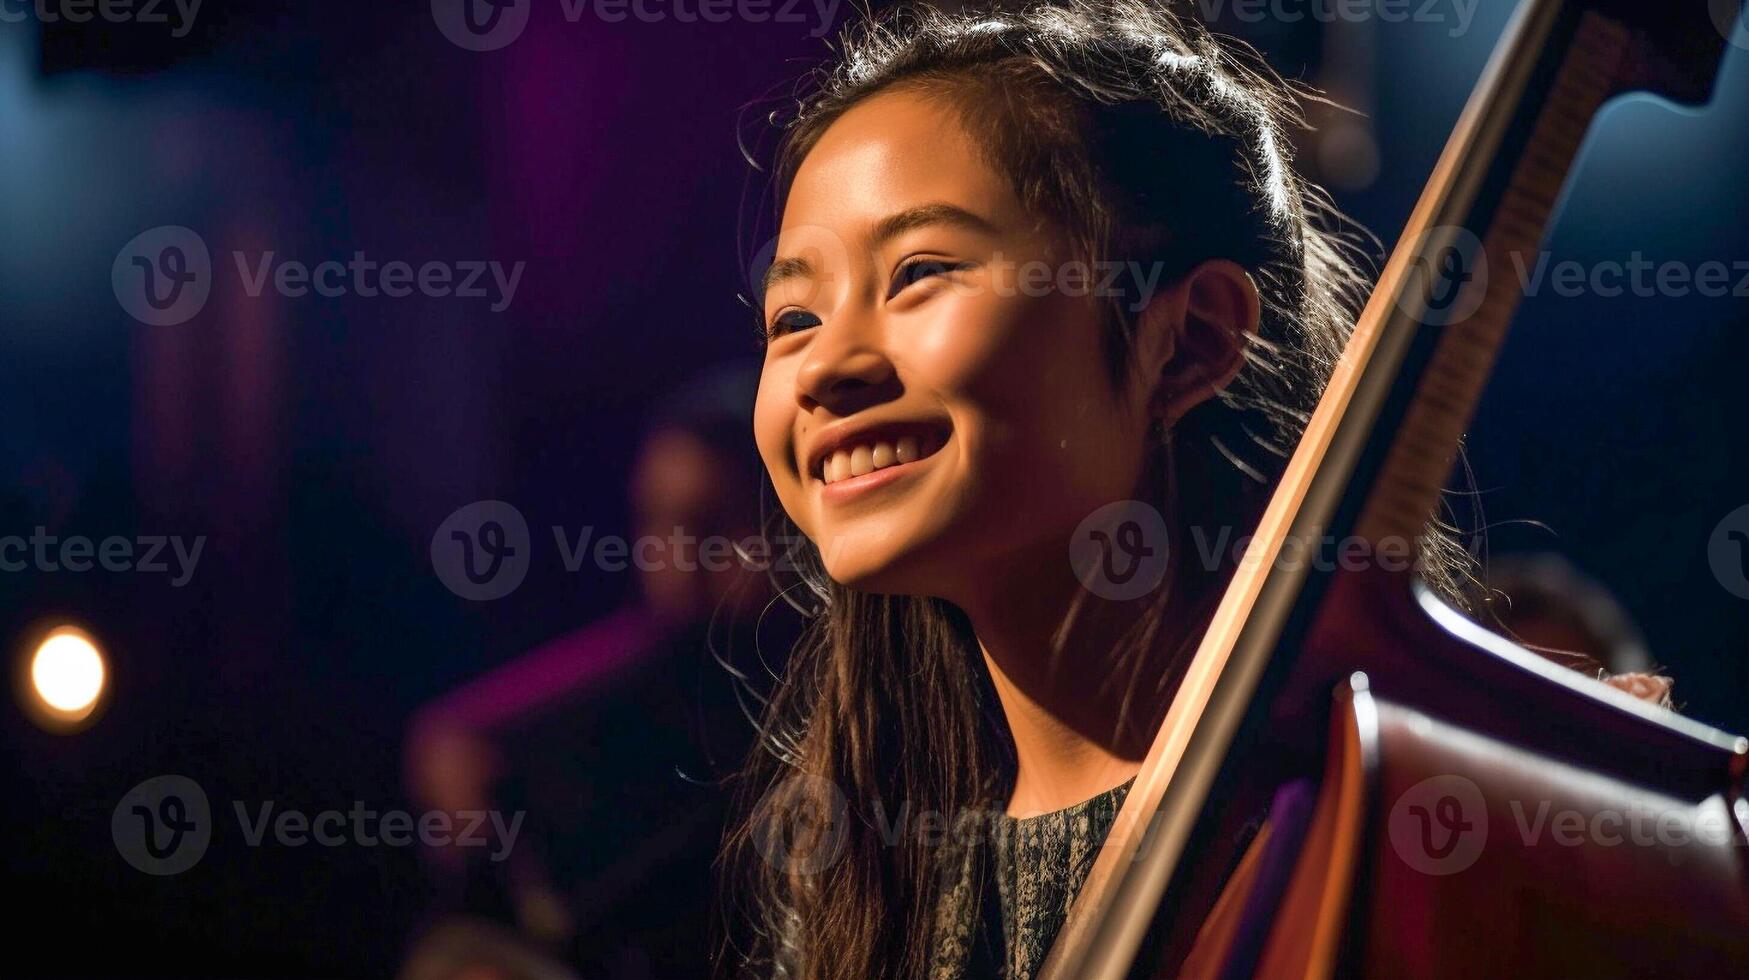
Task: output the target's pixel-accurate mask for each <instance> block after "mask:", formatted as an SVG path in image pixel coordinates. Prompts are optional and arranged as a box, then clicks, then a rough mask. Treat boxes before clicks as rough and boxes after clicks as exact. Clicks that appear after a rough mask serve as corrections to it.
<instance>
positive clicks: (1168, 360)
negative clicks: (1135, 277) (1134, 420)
mask: <svg viewBox="0 0 1749 980" xmlns="http://www.w3.org/2000/svg"><path fill="white" fill-rule="evenodd" d="M1262 308H1263V303H1262V300H1261V298H1260V297H1259V296H1258V294H1257V284H1256V283H1254V282H1253V281H1252V280H1251V275H1250V273H1248V272H1246V271H1245V269H1244V267H1243V266H1241V265H1239V264H1238V263H1236V262H1232V261H1230V260H1227V259H1210V260H1208V261H1207V262H1204V263H1202V264H1201V265H1199V266H1197V267H1196V268H1194V269H1192V270H1190V272H1189V273H1188V274H1186V275H1185V276H1184V278H1182V279H1180V280H1178V281H1177V282H1176V283H1173V284H1172V286H1171V288H1169V289H1167V290H1166V291H1165V292H1163V293H1160V294H1159V295H1157V296H1155V297H1154V298H1153V299H1152V300H1150V301H1149V303H1148V305H1147V307H1146V308H1145V309H1144V310H1143V312H1142V317H1141V322H1140V328H1141V332H1142V334H1143V336H1141V337H1139V338H1138V341H1139V344H1138V350H1139V352H1140V353H1141V354H1142V358H1141V367H1142V368H1143V370H1144V371H1145V372H1146V373H1145V375H1144V377H1146V378H1148V379H1150V381H1151V383H1152V390H1151V392H1150V393H1149V395H1150V403H1151V408H1152V411H1153V414H1154V415H1155V417H1157V418H1159V419H1161V420H1162V421H1163V422H1164V423H1165V424H1166V425H1167V426H1171V425H1174V424H1176V423H1177V422H1178V420H1179V419H1181V418H1183V417H1184V415H1185V413H1186V412H1189V411H1190V410H1191V409H1193V408H1195V407H1196V406H1198V405H1200V404H1202V403H1203V402H1205V401H1208V400H1209V399H1210V398H1213V397H1214V396H1215V394H1216V393H1217V392H1219V391H1220V390H1221V389H1222V388H1225V387H1226V386H1227V385H1228V384H1229V383H1231V382H1232V380H1233V379H1234V378H1235V377H1237V376H1238V374H1239V369H1240V368H1242V367H1244V366H1245V348H1246V346H1247V345H1248V344H1249V343H1250V339H1251V337H1252V336H1253V335H1255V334H1256V333H1257V326H1258V322H1259V318H1260V317H1261V316H1262Z"/></svg>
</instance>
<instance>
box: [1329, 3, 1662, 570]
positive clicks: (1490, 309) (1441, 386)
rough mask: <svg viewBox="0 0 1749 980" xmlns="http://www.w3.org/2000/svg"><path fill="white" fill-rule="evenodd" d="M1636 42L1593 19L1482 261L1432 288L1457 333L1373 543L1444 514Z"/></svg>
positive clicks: (1408, 437)
mask: <svg viewBox="0 0 1749 980" xmlns="http://www.w3.org/2000/svg"><path fill="white" fill-rule="evenodd" d="M1631 43H1632V34H1631V33H1630V32H1629V31H1628V30H1627V29H1626V28H1625V27H1623V26H1621V25H1620V24H1618V23H1617V22H1615V21H1613V20H1610V19H1609V18H1607V17H1604V16H1602V15H1599V14H1597V13H1595V12H1588V13H1586V14H1585V15H1584V16H1583V18H1582V19H1581V21H1580V23H1579V25H1578V29H1577V32H1576V34H1575V36H1574V38H1573V41H1572V44H1571V46H1570V47H1569V49H1568V53H1567V57H1566V60H1565V61H1564V62H1562V64H1561V67H1560V69H1559V72H1558V74H1557V75H1556V77H1555V80H1554V83H1553V86H1552V87H1551V89H1550V90H1549V94H1548V97H1547V100H1546V102H1545V103H1544V105H1543V109H1542V112H1541V114H1540V115H1539V116H1538V117H1537V119H1536V122H1535V125H1534V128H1533V129H1532V131H1531V136H1530V139H1529V140H1528V141H1527V142H1526V143H1525V144H1524V150H1523V152H1522V153H1521V155H1520V156H1519V159H1518V161H1517V163H1516V165H1515V166H1513V168H1512V170H1511V177H1510V178H1509V181H1508V183H1507V185H1506V188H1505V190H1504V192H1503V193H1502V195H1501V198H1500V203H1499V206H1498V207H1497V209H1496V210H1495V212H1494V216H1493V219H1492V221H1491V222H1490V223H1489V225H1488V227H1487V229H1486V230H1485V232H1483V233H1482V234H1481V235H1480V239H1481V250H1480V258H1479V259H1478V258H1477V257H1476V256H1462V255H1461V249H1458V250H1457V251H1454V252H1452V253H1451V254H1452V255H1453V257H1454V259H1457V260H1460V261H1461V272H1460V271H1458V270H1456V269H1453V270H1445V271H1446V273H1447V274H1446V276H1445V278H1444V280H1443V281H1439V277H1440V275H1441V272H1442V270H1439V269H1432V270H1429V274H1428V278H1429V279H1430V280H1435V281H1431V282H1429V283H1428V285H1429V287H1430V289H1431V290H1433V291H1436V292H1437V291H1439V290H1441V289H1444V290H1455V291H1456V292H1455V296H1453V297H1451V298H1449V299H1448V301H1447V302H1445V303H1443V304H1441V308H1442V309H1443V310H1445V311H1448V312H1449V314H1450V316H1449V322H1444V323H1443V325H1441V326H1439V327H1438V329H1440V330H1441V331H1442V332H1441V336H1440V338H1439V341H1438V343H1437V345H1436V346H1435V348H1434V351H1433V354H1432V359H1431V361H1430V362H1429V364H1428V366H1427V369H1426V370H1425V371H1424V372H1423V373H1422V377H1421V381H1420V383H1419V386H1418V387H1417V388H1416V389H1415V394H1414V396H1413V399H1412V400H1411V401H1410V403H1409V405H1408V408H1407V410H1406V411H1405V413H1404V416H1403V419H1402V423H1401V425H1400V427H1399V428H1398V431H1397V434H1396V437H1395V438H1394V440H1393V441H1392V442H1391V445H1390V449H1389V450H1388V451H1387V453H1386V456H1385V461H1384V463H1383V465H1382V467H1381V468H1380V471H1379V473H1378V475H1377V478H1376V482H1375V483H1374V485H1373V488H1372V490H1371V493H1370V495H1369V496H1368V497H1367V500H1366V504H1365V506H1364V508H1363V510H1362V512H1361V515H1360V518H1359V520H1358V522H1357V525H1356V529H1355V530H1356V533H1357V534H1358V535H1359V536H1360V537H1361V538H1362V539H1364V540H1367V541H1372V542H1375V543H1376V542H1380V541H1385V540H1389V539H1393V538H1395V539H1406V540H1415V539H1416V538H1417V537H1418V536H1419V535H1420V534H1421V533H1422V529H1423V527H1424V526H1425V525H1426V523H1427V520H1428V518H1429V517H1431V516H1432V515H1433V514H1434V513H1435V511H1436V509H1437V507H1438V505H1439V495H1440V491H1441V488H1442V487H1444V486H1445V484H1446V481H1447V480H1448V479H1449V478H1450V476H1451V471H1452V465H1453V463H1454V461H1455V458H1456V455H1457V450H1458V447H1459V445H1460V442H1461V440H1462V438H1463V433H1464V430H1465V429H1467V428H1468V427H1469V424H1470V420H1471V418H1472V417H1473V416H1474V414H1475V408H1476V403H1477V401H1478V400H1479V399H1480V398H1481V396H1482V391H1483V389H1484V388H1485V387H1486V385H1487V383H1488V376H1489V374H1490V373H1491V372H1492V371H1493V367H1494V361H1495V358H1496V357H1497V355H1498V354H1499V351H1500V347H1501V345H1502V344H1504V343H1505V341H1506V331H1507V328H1508V327H1509V326H1510V324H1511V321H1512V315H1513V313H1514V311H1516V310H1517V308H1518V304H1519V301H1520V300H1521V299H1522V298H1523V282H1522V276H1521V275H1520V274H1519V272H1518V270H1519V269H1520V268H1526V267H1530V266H1533V265H1534V264H1535V260H1534V253H1535V252H1536V251H1537V249H1539V248H1540V247H1541V245H1542V241H1543V237H1544V232H1545V231H1546V230H1547V228H1548V224H1549V219H1550V217H1551V215H1552V214H1553V213H1554V209H1555V204H1556V201H1557V200H1558V198H1559V196H1560V193H1561V188H1562V186H1563V185H1564V184H1565V183H1566V180H1567V171H1568V170H1569V169H1570V168H1571V166H1572V163H1573V160H1574V158H1575V157H1576V156H1577V155H1578V152H1579V146H1580V144H1581V143H1582V142H1583V141H1584V139H1585V134H1586V132H1587V130H1588V129H1589V128H1590V125H1591V120H1592V118H1593V117H1594V116H1595V115H1596V114H1597V111H1598V109H1599V108H1600V107H1601V106H1602V105H1603V103H1604V101H1605V100H1607V99H1608V98H1609V97H1610V96H1612V95H1614V94H1615V93H1616V92H1617V91H1618V90H1619V85H1618V81H1619V72H1620V70H1621V67H1622V65H1623V64H1624V61H1625V59H1626V58H1627V57H1628V54H1629V50H1630V44H1631ZM1471 233H1472V234H1473V233H1474V232H1473V231H1471ZM1454 247H1455V246H1454ZM1451 273H1456V275H1455V276H1454V275H1452V274H1451ZM1457 276H1465V277H1467V278H1466V279H1462V280H1461V281H1460V280H1459V279H1458V278H1457ZM1469 311H1473V312H1469ZM1428 319H1429V322H1430V323H1435V322H1438V321H1436V320H1434V319H1433V318H1432V317H1429V318H1428ZM1441 319H1446V318H1445V317H1442V318H1441Z"/></svg>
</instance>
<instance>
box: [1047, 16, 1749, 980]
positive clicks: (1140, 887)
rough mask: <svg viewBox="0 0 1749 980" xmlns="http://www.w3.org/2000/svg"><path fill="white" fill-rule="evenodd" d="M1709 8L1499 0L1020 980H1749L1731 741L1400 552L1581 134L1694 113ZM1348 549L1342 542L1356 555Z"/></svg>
mask: <svg viewBox="0 0 1749 980" xmlns="http://www.w3.org/2000/svg"><path fill="white" fill-rule="evenodd" d="M1713 13H1714V12H1713V11H1712V10H1711V9H1710V8H1709V5H1708V2H1707V0H1679V2H1674V3H1671V4H1667V5H1663V6H1660V7H1658V8H1656V9H1654V8H1651V7H1650V6H1648V5H1643V4H1634V3H1629V2H1626V0H1523V2H1522V3H1521V4H1520V6H1519V8H1518V10H1517V12H1516V13H1515V15H1514V20H1513V23H1512V25H1511V26H1510V27H1509V28H1508V30H1507V34H1506V37H1505V38H1504V39H1503V40H1502V42H1501V44H1500V46H1499V47H1498V48H1497V49H1496V52H1495V56H1494V58H1493V60H1492V61H1491V63H1490V65H1489V67H1488V69H1487V71H1486V72H1485V73H1484V76H1483V78H1482V80H1481V82H1480V84H1479V85H1478V87H1477V89H1476V92H1475V94H1474V95H1473V96H1472V98H1471V101H1470V103H1469V105H1468V106H1467V107H1466V109H1465V112H1464V115H1463V117H1462V118H1461V119H1460V120H1459V123H1458V126H1457V128H1456V130H1455V131H1454V133H1453V135H1452V137H1451V140H1450V142H1449V143H1448V144H1447V148H1446V151H1445V153H1444V155H1443V156H1442V157H1441V159H1440V161H1439V164H1438V165H1437V166H1436V168H1435V171H1434V174H1433V176H1432V178H1431V179H1430V181H1429V183H1428V186H1427V188H1426V190H1425V191H1424V193H1423V195H1422V198H1421V201H1420V203H1419V204H1418V205H1417V207H1416V210H1415V212H1414V214H1413V215H1412V216H1411V218H1410V221H1409V225H1408V228H1407V229H1406V231H1405V233H1404V235H1403V238H1402V240H1401V243H1400V244H1399V246H1398V247H1397V249H1395V250H1394V251H1393V253H1392V256H1391V259H1390V261H1389V263H1388V264H1387V265H1386V267H1385V269H1384V271H1383V274H1382V275H1381V277H1380V281H1379V284H1378V286H1377V287H1376V289H1375V291H1374V294H1373V296H1372V298H1371V301H1370V302H1369V304H1368V306H1367V308H1366V310H1365V312H1364V313H1363V314H1362V316H1361V318H1360V321H1359V322H1358V323H1357V325H1356V327H1355V332H1354V336H1353V338H1352V340H1351V341H1350V343H1349V345H1348V348H1347V349H1346V351H1345V353H1344V355H1343V358H1342V361H1341V362H1340V363H1339V364H1338V366H1337V368H1336V371H1335V373H1334V375H1333V377H1332V379H1331V381H1330V384H1329V387H1328V388H1327V390H1326V391H1325V393H1324V396H1323V399H1322V400H1321V402H1320V404H1319V406H1318V409H1317V411H1316V412H1315V413H1314V415H1313V417H1312V419H1311V420H1310V422H1309V423H1308V425H1307V428H1306V435H1305V437H1304V438H1303V439H1302V441H1301V443H1300V446H1299V447H1298V449H1297V450H1296V452H1295V454H1294V456H1293V458H1292V460H1290V462H1289V465H1288V467H1287V469H1286V470H1285V471H1284V474H1283V476H1282V478H1281V480H1280V482H1279V484H1278V486H1277V488H1276V491H1275V494H1274V496H1273V497H1272V499H1271V501H1270V503H1269V506H1268V508H1267V509H1266V510H1265V511H1264V513H1263V515H1262V518H1261V520H1260V522H1259V525H1258V528H1257V532H1256V534H1255V536H1254V537H1253V538H1252V540H1251V545H1250V548H1249V549H1248V551H1247V552H1246V554H1245V557H1244V560H1243V561H1242V562H1241V565H1240V568H1239V570H1238V571H1236V572H1235V574H1234V577H1233V579H1232V582H1231V584H1230V585H1229V587H1228V589H1227V591H1226V593H1225V594H1224V596H1223V599H1222V602H1221V605H1220V606H1219V607H1218V608H1217V610H1216V611H1215V613H1214V616H1213V618H1212V621H1211V624H1210V626H1209V628H1208V631H1207V633H1206V634H1205V636H1204V638H1203V641H1202V644H1201V646H1200V647H1199V648H1198V649H1197V651H1196V654H1195V656H1194V658H1193V659H1192V661H1191V663H1190V665H1189V668H1188V670H1187V671H1186V673H1185V675H1184V680H1183V682H1182V683H1181V684H1180V685H1179V686H1178V688H1177V690H1176V691H1175V693H1174V695H1173V700H1172V702H1171V704H1170V705H1169V706H1168V708H1167V710H1166V713H1165V717H1164V720H1163V722H1162V724H1161V727H1160V730H1159V734H1158V735H1157V737H1156V740H1155V742H1154V745H1153V747H1152V749H1151V751H1150V753H1149V755H1148V758H1147V759H1146V760H1145V761H1144V763H1143V766H1142V770H1141V772H1140V773H1139V774H1138V776H1137V780H1136V783H1135V785H1134V787H1133V788H1132V790H1131V792H1130V793H1129V795H1128V797H1127V799H1126V801H1125V804H1124V807H1123V810H1122V811H1121V812H1120V813H1119V815H1118V818H1117V822H1116V823H1115V824H1114V826H1113V829H1112V831H1111V834H1110V836H1109V837H1108V839H1107V842H1106V846H1105V848H1104V849H1103V851H1102V853H1101V854H1100V857H1099V859H1098V861H1097V862H1096V863H1095V865H1094V868H1093V870H1092V872H1091V873H1090V874H1089V877H1088V880H1087V882H1086V883H1085V884H1084V885H1083V887H1082V890H1081V893H1080V894H1079V895H1078V896H1077V899H1076V902H1075V905H1074V906H1073V908H1072V909H1071V911H1070V915H1069V919H1068V921H1067V923H1066V924H1065V926H1064V929H1063V931H1062V933H1061V934H1060V935H1059V938H1058V941H1057V944H1056V946H1055V947H1054V948H1053V950H1052V954H1051V956H1050V958H1049V959H1048V960H1047V961H1046V964H1045V967H1044V969H1043V971H1042V972H1041V974H1040V976H1041V977H1043V978H1045V980H1122V978H1126V977H1186V978H1192V977H1194V978H1204V977H1207V978H1220V980H1249V978H1269V980H1293V978H1306V980H1322V978H1330V977H1339V978H1348V977H1378V978H1392V980H1394V978H1399V977H1417V978H1420V977H1451V978H1459V977H1461V978H1465V980H1476V978H1492V977H1499V978H1507V977H1511V978H1515V980H1516V978H1521V977H1527V976H1530V977H1535V976H1557V977H1566V976H1573V977H1588V978H1590V977H1624V978H1625V977H1680V978H1687V977H1708V978H1711V977H1739V976H1741V977H1749V860H1746V859H1749V801H1745V800H1744V799H1743V790H1744V779H1745V772H1746V770H1749V740H1746V739H1744V738H1741V737H1738V736H1734V735H1729V734H1726V733H1723V732H1720V731H1717V730H1715V729H1712V728H1709V727H1707V726H1704V725H1700V724H1697V723H1695V722H1693V721H1690V720H1688V719H1684V718H1682V717H1680V716H1679V715H1677V714H1675V713H1674V712H1672V711H1669V710H1666V709H1663V708H1659V707H1655V706H1652V705H1650V704H1648V703H1645V702H1641V701H1638V700H1636V699H1635V698H1633V697H1631V696H1630V695H1628V694H1626V693H1624V692H1622V691H1619V690H1616V689H1614V688H1612V687H1610V686H1608V685H1606V684H1603V683H1601V682H1599V681H1596V680H1592V679H1590V678H1587V677H1584V676H1582V675H1580V674H1578V673H1576V672H1573V671H1570V670H1568V669H1566V668H1563V667H1560V666H1557V665H1555V664H1553V663H1552V662H1549V661H1547V660H1546V659H1544V658H1542V657H1541V656H1539V655H1537V654H1534V653H1531V652H1529V651H1527V650H1524V649H1521V648H1519V647H1517V646H1515V645H1514V644H1512V643H1511V642H1509V641H1507V640H1505V639H1504V638H1502V637H1499V636H1497V635H1494V634H1491V633H1489V632H1487V631H1486V630H1484V629H1482V628H1481V627H1480V626H1478V625H1476V624H1474V623H1472V622H1470V621H1469V620H1467V619H1465V618H1464V617H1463V616H1462V615H1460V614H1459V613H1458V612H1457V611H1456V610H1454V609H1453V608H1451V607H1449V606H1447V605H1446V604H1445V603H1443V602H1441V601H1440V600H1439V599H1438V598H1437V597H1435V596H1434V595H1433V594H1432V593H1431V592H1430V591H1429V590H1428V589H1427V588H1426V587H1425V586H1423V585H1421V584H1419V583H1418V582H1417V580H1416V578H1415V576H1414V574H1413V572H1412V569H1411V568H1409V567H1406V566H1407V563H1405V562H1393V561H1390V560H1387V559H1390V558H1392V557H1393V556H1400V555H1404V554H1407V555H1411V556H1412V555H1413V554H1414V553H1415V548H1416V547H1417V542H1418V539H1419V535H1420V533H1421V531H1422V529H1423V528H1424V527H1425V526H1426V523H1427V522H1428V520H1429V519H1430V518H1431V517H1432V516H1433V514H1434V513H1435V511H1436V509H1437V507H1438V505H1439V500H1440V493H1441V488H1442V487H1443V486H1444V484H1445V481H1446V480H1447V479H1448V478H1449V476H1450V473H1451V470H1452V467H1453V463H1454V460H1455V457H1456V455H1457V452H1458V448H1459V446H1460V444H1461V440H1462V434H1463V430H1464V429H1465V428H1466V427H1467V426H1468V424H1469V420H1470V418H1471V416H1472V413H1473V410H1474V406H1475V403H1476V401H1477V400H1478V399H1479V398H1480V395H1481V392H1482V390H1483V388H1484V387H1485V385H1486V382H1487V378H1488V375H1489V372H1490V371H1491V369H1492V366H1493V361H1494V357H1495V355H1496V353H1497V352H1498V350H1499V348H1500V346H1501V344H1502V343H1503V341H1504V338H1505V334H1506V330H1507V328H1508V326H1509V325H1510V322H1511V318H1512V314H1513V312H1514V310H1515V309H1516V307H1517V304H1518V301H1519V300H1520V299H1521V298H1522V296H1521V288H1522V287H1521V285H1520V284H1519V283H1518V282H1517V281H1516V280H1515V278H1514V277H1513V276H1511V275H1507V274H1499V275H1494V276H1489V275H1487V270H1488V268H1489V267H1490V266H1491V267H1493V268H1495V269H1496V270H1505V269H1507V268H1509V267H1510V259H1511V258H1512V257H1513V256H1514V255H1516V256H1517V257H1519V258H1522V257H1523V255H1525V254H1528V253H1530V252H1533V251H1534V250H1535V249H1537V248H1538V247H1539V246H1540V244H1541V241H1542V239H1543V237H1544V233H1545V231H1546V229H1547V227H1548V225H1549V224H1550V222H1551V221H1552V219H1553V216H1554V214H1555V212H1556V210H1557V205H1558V203H1559V200H1560V198H1561V195H1562V190H1563V188H1564V186H1565V183H1566V178H1567V173H1568V170H1569V169H1570V167H1571V165H1572V163H1573V161H1574V159H1575V158H1576V157H1577V155H1578V153H1579V149H1580V146H1581V144H1582V142H1583V140H1584V137H1585V135H1586V132H1587V130H1588V128H1589V126H1590V123H1591V120H1592V118H1593V117H1594V116H1595V115H1596V113H1597V111H1598V110H1599V108H1600V107H1601V106H1602V105H1603V103H1604V102H1606V101H1607V100H1608V99H1610V98H1612V97H1614V96H1615V95H1618V94H1621V93H1623V92H1628V91H1650V92H1653V93H1656V94H1659V95H1661V96H1664V97H1666V98H1669V99H1671V100H1673V101H1677V102H1682V103H1688V104H1697V103H1701V102H1704V101H1706V99H1707V98H1708V97H1709V96H1710V93H1711V87H1712V81H1713V78H1714V76H1715V75H1716V72H1717V67H1718V62H1719V59H1720V57H1721V55H1722V52H1723V48H1724V40H1725V33H1724V29H1722V28H1721V27H1720V26H1719V23H1718V21H1717V20H1716V19H1715V18H1714V16H1713ZM1356 544H1358V545H1359V546H1360V547H1359V551H1358V554H1357V553H1356V552H1355V550H1354V546H1355V545H1356Z"/></svg>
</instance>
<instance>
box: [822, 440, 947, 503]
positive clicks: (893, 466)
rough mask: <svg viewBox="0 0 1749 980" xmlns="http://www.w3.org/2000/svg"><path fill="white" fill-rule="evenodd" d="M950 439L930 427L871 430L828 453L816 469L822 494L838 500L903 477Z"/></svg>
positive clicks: (918, 466)
mask: <svg viewBox="0 0 1749 980" xmlns="http://www.w3.org/2000/svg"><path fill="white" fill-rule="evenodd" d="M946 441H947V434H946V433H944V432H939V431H936V430H934V429H927V428H924V429H908V430H907V431H904V432H902V433H898V432H884V433H883V432H870V433H869V434H868V436H867V438H858V439H855V440H852V441H849V442H847V443H845V444H844V445H842V446H839V447H838V448H837V449H835V450H833V451H832V452H831V453H828V454H826V456H825V457H824V458H823V459H822V460H821V462H820V465H819V467H818V468H817V469H816V471H815V473H814V477H815V478H816V479H818V480H819V481H820V482H821V484H822V486H821V490H820V494H821V497H822V498H823V499H825V500H827V501H830V502H838V501H842V500H846V499H849V498H850V497H852V496H855V495H857V494H860V493H863V492H865V491H868V490H872V489H874V488H876V487H880V486H885V485H886V484H888V483H891V482H893V481H895V480H899V479H902V478H904V477H905V476H906V475H908V474H911V473H914V472H916V471H917V470H918V469H919V468H920V464H922V463H926V462H928V460H929V459H930V458H932V457H933V456H934V455H935V454H936V453H938V452H940V451H941V447H942V446H943V445H944V444H945V443H946Z"/></svg>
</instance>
